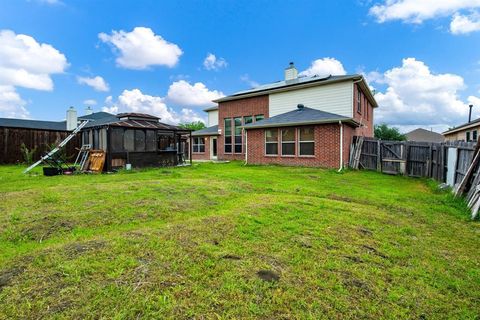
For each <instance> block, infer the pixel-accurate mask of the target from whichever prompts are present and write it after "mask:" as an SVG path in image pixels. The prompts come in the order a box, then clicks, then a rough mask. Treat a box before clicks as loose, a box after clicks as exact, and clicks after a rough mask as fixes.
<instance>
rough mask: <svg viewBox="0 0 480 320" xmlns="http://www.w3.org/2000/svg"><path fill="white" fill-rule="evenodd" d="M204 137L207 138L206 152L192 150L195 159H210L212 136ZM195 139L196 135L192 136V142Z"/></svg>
mask: <svg viewBox="0 0 480 320" xmlns="http://www.w3.org/2000/svg"><path fill="white" fill-rule="evenodd" d="M199 138H200V137H199ZM203 138H205V152H192V159H193V160H210V137H209V136H205V137H203ZM193 139H194V137H192V143H193ZM192 150H193V149H192Z"/></svg>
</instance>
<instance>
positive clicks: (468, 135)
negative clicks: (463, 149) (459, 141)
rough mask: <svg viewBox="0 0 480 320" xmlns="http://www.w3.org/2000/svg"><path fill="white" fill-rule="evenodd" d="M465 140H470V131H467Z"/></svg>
mask: <svg viewBox="0 0 480 320" xmlns="http://www.w3.org/2000/svg"><path fill="white" fill-rule="evenodd" d="M465 141H467V142H468V141H470V131H467V139H466V140H465Z"/></svg>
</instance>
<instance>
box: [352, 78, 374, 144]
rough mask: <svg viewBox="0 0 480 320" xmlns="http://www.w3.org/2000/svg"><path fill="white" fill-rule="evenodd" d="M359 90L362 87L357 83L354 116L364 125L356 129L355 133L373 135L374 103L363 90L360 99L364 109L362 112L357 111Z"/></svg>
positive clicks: (354, 96)
mask: <svg viewBox="0 0 480 320" xmlns="http://www.w3.org/2000/svg"><path fill="white" fill-rule="evenodd" d="M359 90H360V91H361V90H362V89H361V88H360V86H359V85H358V84H355V86H354V95H353V118H354V119H355V120H356V121H358V122H359V123H362V124H363V126H361V127H359V128H357V129H356V130H355V135H357V136H366V137H373V110H374V109H373V106H372V104H371V103H370V102H369V101H368V99H367V97H366V96H365V93H364V92H363V91H362V97H361V100H360V102H361V106H362V111H361V112H360V113H359V112H358V111H357V97H358V92H359Z"/></svg>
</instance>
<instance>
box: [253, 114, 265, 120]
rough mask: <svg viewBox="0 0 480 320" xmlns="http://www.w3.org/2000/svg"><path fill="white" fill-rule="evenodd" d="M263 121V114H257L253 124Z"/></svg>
mask: <svg viewBox="0 0 480 320" xmlns="http://www.w3.org/2000/svg"><path fill="white" fill-rule="evenodd" d="M263 119H264V116H263V114H257V115H256V116H255V122H257V121H262V120H263Z"/></svg>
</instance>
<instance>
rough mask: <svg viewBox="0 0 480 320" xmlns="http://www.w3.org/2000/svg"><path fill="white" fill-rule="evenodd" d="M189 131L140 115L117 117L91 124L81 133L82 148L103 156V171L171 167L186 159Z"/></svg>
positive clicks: (126, 114) (130, 114)
mask: <svg viewBox="0 0 480 320" xmlns="http://www.w3.org/2000/svg"><path fill="white" fill-rule="evenodd" d="M190 132H191V130H188V129H183V128H180V127H178V126H174V125H170V124H166V123H162V122H160V118H158V117H155V116H152V115H149V114H143V113H120V114H118V115H116V116H114V115H110V116H109V117H106V118H103V119H98V120H96V121H91V122H90V123H88V124H87V125H86V126H85V127H84V128H83V129H82V131H81V132H80V134H81V136H82V144H90V145H92V148H93V149H102V150H104V151H105V152H106V161H105V166H104V170H107V171H111V170H112V169H121V168H125V165H126V164H127V163H128V164H131V165H132V167H135V168H140V167H161V166H174V165H177V164H179V163H180V162H183V161H184V160H185V159H186V158H187V157H188V154H189V152H188V148H187V139H188V136H189V135H190Z"/></svg>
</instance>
